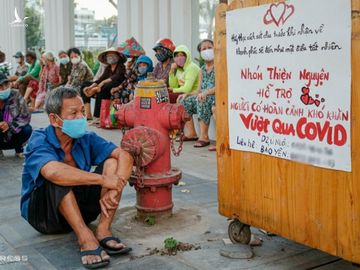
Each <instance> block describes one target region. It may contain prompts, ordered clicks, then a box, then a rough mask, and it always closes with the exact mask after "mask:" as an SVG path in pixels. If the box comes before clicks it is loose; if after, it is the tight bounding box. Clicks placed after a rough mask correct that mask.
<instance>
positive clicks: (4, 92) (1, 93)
mask: <svg viewBox="0 0 360 270" xmlns="http://www.w3.org/2000/svg"><path fill="white" fill-rule="evenodd" d="M10 93H11V90H10V88H8V89H6V90H2V91H0V99H1V100H6V99H8V98H9V96H10Z"/></svg>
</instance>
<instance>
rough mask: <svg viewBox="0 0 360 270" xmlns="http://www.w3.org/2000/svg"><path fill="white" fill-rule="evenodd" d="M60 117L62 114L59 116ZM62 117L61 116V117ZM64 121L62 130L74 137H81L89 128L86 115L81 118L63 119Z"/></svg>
mask: <svg viewBox="0 0 360 270" xmlns="http://www.w3.org/2000/svg"><path fill="white" fill-rule="evenodd" d="M58 117H59V118H60V116H58ZM60 119H61V118H60ZM61 121H63V126H62V127H61V131H62V132H63V133H65V134H66V135H68V136H69V137H71V138H73V139H79V138H81V137H82V136H84V135H85V133H86V130H87V122H86V119H85V117H81V118H79V119H73V120H68V119H64V120H63V119H61Z"/></svg>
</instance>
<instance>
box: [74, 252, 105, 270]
mask: <svg viewBox="0 0 360 270" xmlns="http://www.w3.org/2000/svg"><path fill="white" fill-rule="evenodd" d="M102 251H104V249H103V248H102V247H98V248H97V249H94V250H83V251H80V257H84V256H88V255H96V256H99V257H100V258H101V252H102ZM109 262H110V261H109V260H102V261H101V262H96V263H89V264H85V263H83V262H82V261H81V264H82V265H83V266H84V267H85V268H88V269H96V268H100V267H104V266H106V265H108V264H109Z"/></svg>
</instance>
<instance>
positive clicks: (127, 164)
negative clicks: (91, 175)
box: [96, 151, 134, 249]
mask: <svg viewBox="0 0 360 270" xmlns="http://www.w3.org/2000/svg"><path fill="white" fill-rule="evenodd" d="M133 162H134V160H133V158H132V157H131V155H130V154H129V153H127V152H125V151H124V152H122V154H121V155H120V158H119V160H116V159H112V158H111V159H108V160H107V161H106V162H105V164H104V170H103V174H104V175H111V174H117V175H118V176H120V177H122V178H124V179H128V178H129V177H130V175H131V172H132V167H133ZM107 191H108V190H107V189H104V188H103V189H102V190H101V197H102V196H104V194H105V193H106V192H107ZM121 194H122V191H121V192H119V193H118V194H117V196H116V201H117V202H118V203H119V202H120V199H121ZM115 213H116V209H114V210H108V216H107V217H106V216H105V214H104V213H103V212H101V214H100V221H99V225H98V227H97V228H96V237H97V239H98V240H101V239H104V238H105V237H108V236H112V232H111V224H112V222H113V219H114V216H115ZM106 244H107V245H108V246H110V247H113V248H116V249H121V248H122V247H125V246H124V244H122V243H117V242H116V241H113V240H110V241H108V242H107V243H106Z"/></svg>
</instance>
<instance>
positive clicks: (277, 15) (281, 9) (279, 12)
mask: <svg viewBox="0 0 360 270" xmlns="http://www.w3.org/2000/svg"><path fill="white" fill-rule="evenodd" d="M285 11H286V5H285V3H284V2H280V3H277V4H271V6H270V15H271V18H272V19H273V22H274V23H275V24H276V26H279V24H280V22H281V21H282V20H283V17H284V14H285Z"/></svg>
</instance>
